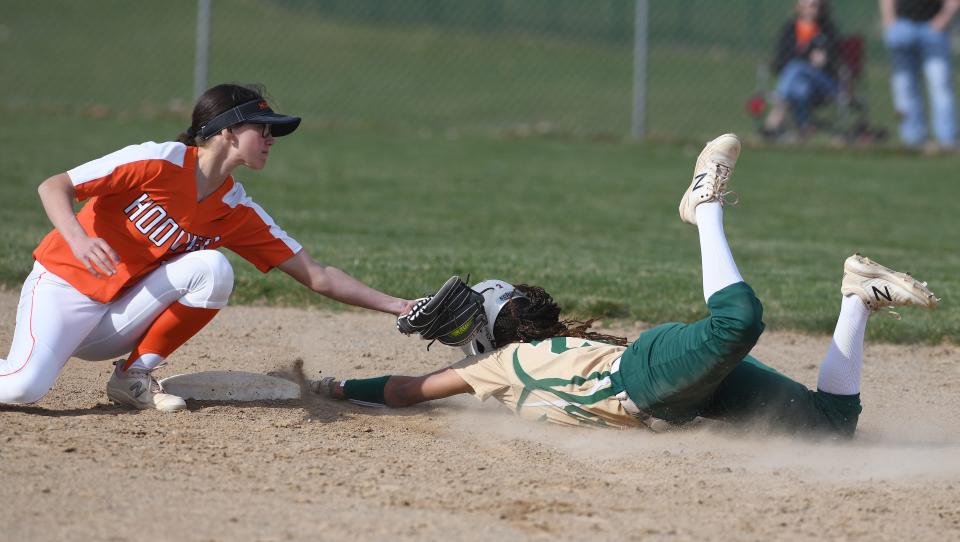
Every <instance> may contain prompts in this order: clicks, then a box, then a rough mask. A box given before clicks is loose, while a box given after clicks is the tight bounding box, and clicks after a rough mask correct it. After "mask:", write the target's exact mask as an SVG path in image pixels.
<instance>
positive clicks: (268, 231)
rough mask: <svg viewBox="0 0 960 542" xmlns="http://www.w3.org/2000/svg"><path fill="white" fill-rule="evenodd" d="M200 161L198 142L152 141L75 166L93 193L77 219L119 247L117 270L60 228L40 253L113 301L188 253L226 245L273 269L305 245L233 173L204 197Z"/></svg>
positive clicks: (74, 173) (82, 287) (86, 192)
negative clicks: (82, 250) (86, 257)
mask: <svg viewBox="0 0 960 542" xmlns="http://www.w3.org/2000/svg"><path fill="white" fill-rule="evenodd" d="M196 164H197V148H196V147H188V146H186V145H183V144H181V143H153V142H148V143H143V144H141V145H131V146H129V147H126V148H123V149H121V150H119V151H116V152H114V153H112V154H108V155H107V156H104V157H103V158H99V159H97V160H94V161H92V162H88V163H86V164H83V165H81V166H78V167H76V168H73V169H71V170H70V171H68V172H67V175H68V176H69V177H70V180H71V182H73V186H74V189H75V190H76V195H77V200H78V201H84V200H86V199H88V198H89V201H88V202H87V203H86V204H85V205H84V206H83V208H82V209H80V212H79V213H78V214H77V220H78V221H79V222H80V224H81V225H82V226H83V229H84V230H85V231H86V232H87V235H90V236H94V237H100V238H102V239H103V240H105V241H106V242H107V243H108V244H109V245H110V246H111V247H113V249H114V250H115V251H116V252H117V255H118V256H119V257H120V264H119V265H118V266H117V272H116V274H114V275H113V276H111V277H108V276H101V277H100V278H97V277H94V276H93V275H92V274H90V272H89V271H87V269H86V268H85V267H84V266H83V264H82V263H81V262H80V261H79V260H77V259H76V257H74V255H73V252H72V251H71V250H70V247H69V246H68V245H67V242H66V240H64V238H63V236H62V235H60V232H58V231H57V230H53V231H51V232H50V233H49V234H47V236H46V237H45V238H44V239H43V241H41V242H40V245H39V246H38V247H37V249H36V250H34V252H33V257H34V258H35V259H36V260H37V261H38V262H40V263H41V264H42V265H43V266H44V267H46V268H47V269H48V270H49V271H51V272H52V273H55V274H56V275H59V276H60V277H62V278H63V279H64V280H66V281H67V282H68V283H70V284H71V285H72V286H73V287H74V288H76V289H77V290H79V291H80V292H81V293H83V294H85V295H87V296H89V297H90V298H92V299H95V300H96V301H99V302H101V303H107V302H109V301H112V300H114V299H116V298H117V296H118V295H119V294H120V293H122V292H123V290H124V289H125V288H127V287H128V286H131V285H133V284H135V283H137V282H138V281H139V280H141V279H142V278H143V277H145V276H146V275H147V274H148V273H150V272H151V271H153V270H154V269H156V268H157V267H159V266H160V264H161V262H163V261H164V260H169V259H170V258H173V257H175V256H177V255H178V254H183V253H184V252H190V251H194V250H201V249H215V248H218V247H221V246H222V247H226V248H229V249H230V250H232V251H234V252H236V253H237V254H239V255H240V256H241V257H243V258H244V259H245V260H247V261H249V262H250V263H252V264H253V265H255V266H256V267H257V269H259V270H260V271H262V272H264V273H266V272H267V271H269V270H270V269H271V268H273V267H276V266H277V265H279V264H281V263H283V262H284V261H286V260H287V259H288V258H290V257H291V256H293V255H295V254H296V253H297V252H299V251H300V249H301V246H300V244H299V243H297V242H296V241H295V240H294V239H292V238H291V237H290V236H289V235H287V234H286V232H284V231H283V230H282V229H280V228H279V227H277V225H276V224H275V223H274V221H273V219H272V218H270V215H268V214H267V213H266V212H265V211H264V210H263V208H261V207H260V206H259V205H257V204H256V203H254V202H253V200H251V199H250V198H249V197H248V196H247V195H246V193H245V192H244V190H243V185H241V184H240V183H238V182H236V181H234V179H233V177H228V178H227V180H226V181H224V183H223V185H221V186H220V187H219V188H217V190H216V191H215V192H213V193H212V194H210V195H209V196H207V197H206V198H204V199H203V200H202V201H199V202H198V201H197V181H196Z"/></svg>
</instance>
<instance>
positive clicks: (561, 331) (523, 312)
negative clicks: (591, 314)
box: [493, 284, 627, 346]
mask: <svg viewBox="0 0 960 542" xmlns="http://www.w3.org/2000/svg"><path fill="white" fill-rule="evenodd" d="M515 288H516V289H517V290H518V291H519V292H521V293H522V294H523V295H524V296H526V297H516V298H514V299H511V300H510V301H509V302H507V304H506V305H504V306H503V309H501V310H500V314H499V315H498V316H497V321H496V322H494V324H493V337H494V340H495V341H496V343H497V345H499V346H503V345H506V344H509V343H516V342H521V343H525V342H530V341H542V340H545V339H549V338H551V337H576V338H580V339H587V340H591V341H597V342H603V343H608V344H615V345H617V346H626V345H627V339H626V338H625V337H618V336H616V335H607V334H605V333H598V332H596V331H588V329H589V328H590V326H591V325H593V323H594V322H595V321H596V319H595V318H591V319H589V320H587V321H585V322H582V321H580V320H573V319H567V320H560V306H559V305H557V304H556V303H555V302H554V301H553V297H552V296H551V295H550V294H549V293H547V291H546V290H544V289H543V288H541V287H539V286H530V285H527V284H518V285H517V286H515Z"/></svg>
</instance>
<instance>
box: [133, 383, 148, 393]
mask: <svg viewBox="0 0 960 542" xmlns="http://www.w3.org/2000/svg"><path fill="white" fill-rule="evenodd" d="M130 391H131V392H133V396H134V397H140V396H141V395H143V392H144V391H146V389H145V388H144V387H143V382H135V383H134V384H133V385H132V386H130Z"/></svg>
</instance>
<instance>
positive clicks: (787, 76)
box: [763, 0, 840, 137]
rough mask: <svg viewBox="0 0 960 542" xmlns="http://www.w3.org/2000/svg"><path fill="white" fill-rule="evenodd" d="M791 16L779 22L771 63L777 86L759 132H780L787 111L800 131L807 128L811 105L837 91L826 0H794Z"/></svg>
mask: <svg viewBox="0 0 960 542" xmlns="http://www.w3.org/2000/svg"><path fill="white" fill-rule="evenodd" d="M794 12H795V15H794V17H792V18H791V19H790V20H789V21H787V22H786V23H785V24H784V25H783V30H782V31H781V32H780V39H779V41H778V42H777V48H776V51H775V55H774V58H773V63H772V65H771V68H772V71H773V72H774V73H776V74H777V76H778V79H777V88H776V91H775V95H774V98H773V104H772V107H771V109H770V112H769V113H768V114H767V117H766V119H765V120H764V126H763V133H764V135H765V136H768V137H777V136H779V135H780V134H781V133H782V132H783V126H784V121H785V120H786V115H787V112H788V110H789V112H791V113H792V114H793V120H794V122H795V124H796V126H797V129H798V130H799V131H800V133H801V134H804V133H807V132H809V130H810V111H811V109H812V108H813V106H814V105H816V104H818V103H821V102H823V101H825V100H827V99H830V98H833V97H834V96H836V94H837V93H838V92H839V91H840V83H839V82H838V81H837V56H836V36H837V33H836V29H835V27H834V25H833V21H832V20H831V18H830V6H829V4H828V3H827V0H797V3H796V6H794Z"/></svg>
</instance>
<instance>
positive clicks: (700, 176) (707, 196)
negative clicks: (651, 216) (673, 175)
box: [680, 134, 740, 224]
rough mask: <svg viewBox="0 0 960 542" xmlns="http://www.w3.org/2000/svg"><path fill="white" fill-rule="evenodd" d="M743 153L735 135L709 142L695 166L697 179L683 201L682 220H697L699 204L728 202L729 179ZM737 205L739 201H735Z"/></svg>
mask: <svg viewBox="0 0 960 542" xmlns="http://www.w3.org/2000/svg"><path fill="white" fill-rule="evenodd" d="M739 156H740V140H739V139H737V136H736V135H735V134H723V135H722V136H720V137H718V138H716V139H714V140H713V141H710V142H709V143H707V145H706V146H705V147H704V148H703V150H702V151H700V156H698V157H697V165H696V167H694V168H693V180H692V181H691V182H690V187H689V188H687V191H686V192H685V193H684V194H683V199H681V200H680V219H681V220H683V221H684V222H686V223H688V224H696V223H697V213H696V209H697V205H700V204H701V203H707V202H709V201H719V202H720V204H721V205H723V204H724V203H726V202H725V201H724V198H725V197H726V196H727V195H728V194H731V192H727V182H728V181H729V180H730V176H731V175H732V174H733V168H734V166H736V165H737V158H738V157H739ZM731 204H736V201H735V200H734V201H731Z"/></svg>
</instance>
